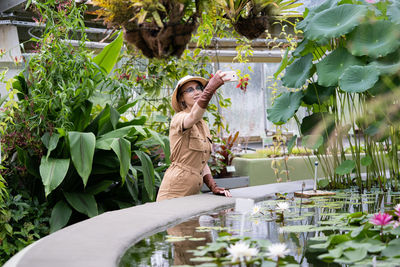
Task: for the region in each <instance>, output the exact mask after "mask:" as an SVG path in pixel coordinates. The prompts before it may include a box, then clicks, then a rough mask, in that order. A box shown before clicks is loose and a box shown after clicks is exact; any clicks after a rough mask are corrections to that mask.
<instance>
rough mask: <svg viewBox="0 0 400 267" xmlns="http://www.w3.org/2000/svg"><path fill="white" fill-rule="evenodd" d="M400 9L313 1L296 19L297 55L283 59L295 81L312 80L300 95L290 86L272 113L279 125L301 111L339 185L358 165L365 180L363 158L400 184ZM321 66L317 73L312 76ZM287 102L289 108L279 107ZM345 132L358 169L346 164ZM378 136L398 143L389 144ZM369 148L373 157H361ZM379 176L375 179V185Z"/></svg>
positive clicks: (370, 168) (372, 171)
mask: <svg viewBox="0 0 400 267" xmlns="http://www.w3.org/2000/svg"><path fill="white" fill-rule="evenodd" d="M397 10H398V6H397V4H396V3H391V2H389V1H379V2H376V3H366V2H365V1H364V2H363V1H335V0H331V1H325V2H324V3H322V4H321V5H319V6H316V7H313V8H311V9H306V11H305V13H304V14H303V15H304V17H305V18H304V20H303V21H301V22H299V23H297V24H296V28H297V29H298V30H301V31H302V32H303V34H304V35H303V36H304V39H303V40H302V42H301V43H300V44H298V46H297V48H296V49H295V50H294V51H293V53H292V57H291V58H289V59H288V58H284V60H283V66H285V65H287V67H286V74H285V76H284V79H283V81H284V82H285V83H284V84H285V85H286V86H289V87H296V88H301V87H303V86H304V84H306V83H308V87H307V89H306V90H305V91H300V92H304V93H303V94H302V95H299V96H300V97H299V98H292V99H290V98H289V97H288V93H286V94H282V95H281V96H279V97H278V98H277V99H275V101H274V105H273V107H272V109H269V110H268V111H267V112H268V119H269V120H271V121H272V122H273V123H275V124H276V125H281V124H282V122H286V121H288V120H289V119H291V118H295V119H296V122H297V124H298V126H299V128H300V130H301V133H302V137H303V138H302V141H303V145H304V146H306V147H308V148H311V149H314V150H315V152H316V155H317V157H318V159H319V161H320V162H321V163H322V169H323V171H324V173H325V175H326V176H327V177H329V178H330V185H331V186H333V187H335V186H339V187H341V186H342V185H343V184H351V183H352V182H350V180H349V181H346V180H344V179H345V178H344V176H345V175H347V174H349V173H350V172H351V171H354V172H355V173H356V175H357V179H356V181H357V184H358V185H361V180H360V178H359V177H361V171H362V168H361V165H363V166H366V171H367V177H368V178H367V179H368V180H369V179H370V176H371V177H373V176H374V177H377V176H382V177H386V176H387V173H389V174H390V177H391V178H392V181H391V186H392V188H393V189H394V190H398V189H399V185H398V179H397V176H398V173H399V172H400V169H399V164H398V156H397V144H398V142H399V139H398V133H399V131H400V130H399V125H400V120H399V116H398V115H397V113H396V112H393V110H394V109H396V110H397V108H396V104H395V103H393V101H392V100H393V99H397V96H398V94H399V90H398V87H397V83H398V82H397V80H398V75H397V73H398V70H399V54H398V50H399V47H400V41H399V40H400V39H399V38H400V31H399V29H398V27H397V24H396V19H395V18H394V14H396V12H397ZM388 18H389V19H388ZM384 29H385V30H384ZM289 62H291V63H290V64H289ZM310 62H311V63H310ZM300 63H301V64H300ZM306 63H307V64H306ZM314 70H315V74H316V75H312V76H310V75H311V74H312V72H313V71H314ZM279 71H281V69H280V70H279ZM276 77H277V75H276ZM300 92H299V93H300ZM283 102H284V103H285V108H286V107H289V108H287V109H284V108H283V105H281V107H280V108H278V107H279V104H281V103H283ZM298 105H301V106H303V107H305V108H306V109H307V111H308V112H309V114H310V115H309V116H307V117H305V118H303V121H300V120H298V118H297V117H296V111H297V108H293V107H297V106H298ZM291 108H293V110H292V111H290V112H289V110H290V109H291ZM388 126H389V127H388ZM354 132H357V133H358V134H353V133H354ZM345 139H347V140H349V142H350V150H349V152H350V153H351V155H352V160H353V161H352V162H353V163H354V164H352V166H351V167H352V168H351V170H349V169H348V168H343V166H341V164H342V163H343V162H349V161H348V159H346V155H345V153H346V149H347V148H346V145H345V144H344V141H343V140H345ZM308 141H311V142H308ZM375 142H381V143H382V144H385V145H386V146H387V147H391V146H393V149H388V150H384V149H382V148H383V147H384V146H383V145H382V146H381V145H376V143H375ZM364 152H365V153H366V154H367V155H369V157H370V160H368V161H366V160H363V161H362V160H361V158H362V156H361V153H364ZM327 154H331V155H332V157H328V156H327ZM310 163H311V162H310ZM388 170H389V172H387V171H388ZM375 182H376V180H373V179H371V180H370V181H369V182H368V183H367V185H368V188H371V186H372V184H374V183H375Z"/></svg>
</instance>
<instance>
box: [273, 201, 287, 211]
mask: <svg viewBox="0 0 400 267" xmlns="http://www.w3.org/2000/svg"><path fill="white" fill-rule="evenodd" d="M276 206H277V207H276V210H278V211H281V212H284V211H285V210H287V209H289V203H287V202H278V203H277V204H276Z"/></svg>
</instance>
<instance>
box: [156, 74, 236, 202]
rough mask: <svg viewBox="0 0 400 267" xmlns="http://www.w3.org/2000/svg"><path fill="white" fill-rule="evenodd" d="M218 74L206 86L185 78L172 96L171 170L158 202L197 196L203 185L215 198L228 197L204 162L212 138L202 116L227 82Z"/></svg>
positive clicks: (163, 181) (228, 194) (209, 152)
mask: <svg viewBox="0 0 400 267" xmlns="http://www.w3.org/2000/svg"><path fill="white" fill-rule="evenodd" d="M225 76H226V74H225V73H223V72H221V71H217V72H216V73H215V75H214V76H213V77H212V78H211V79H210V80H209V81H208V82H207V80H206V79H204V78H202V77H193V76H185V77H183V78H182V79H180V80H179V81H178V84H177V85H176V87H175V90H174V92H173V94H172V107H173V109H174V110H175V111H176V114H175V116H174V117H173V118H172V121H171V126H170V131H169V140H170V146H171V162H172V163H171V166H170V167H169V168H168V169H167V171H166V172H165V175H164V178H163V180H162V183H161V186H160V189H159V191H158V195H157V201H161V200H164V199H170V198H176V197H183V196H189V195H194V194H198V193H199V192H200V189H201V187H202V185H203V182H204V183H205V184H206V185H207V186H208V187H209V188H210V190H211V191H212V192H213V193H214V194H216V195H225V196H227V197H230V196H231V194H230V192H229V190H225V189H224V188H221V187H218V186H217V185H216V183H215V181H214V179H213V177H212V175H211V171H210V168H209V167H208V165H207V161H208V159H209V158H210V155H211V142H212V141H211V140H212V138H211V135H210V130H209V129H208V126H207V124H206V123H205V122H204V120H203V119H202V118H203V114H204V112H205V111H206V108H207V105H208V102H210V100H211V98H212V96H213V94H214V93H215V91H216V90H217V89H218V88H219V87H220V86H221V85H223V84H224V82H226V81H228V80H229V79H228V78H227V77H225Z"/></svg>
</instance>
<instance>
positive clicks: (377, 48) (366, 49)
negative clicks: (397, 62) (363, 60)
mask: <svg viewBox="0 0 400 267" xmlns="http://www.w3.org/2000/svg"><path fill="white" fill-rule="evenodd" d="M399 37H400V30H399V27H398V26H397V25H395V24H393V23H391V22H390V21H387V20H379V21H376V22H373V23H369V22H368V23H363V24H361V25H359V26H358V27H357V28H356V29H355V30H354V31H353V32H351V33H350V34H349V36H348V39H347V48H348V49H349V51H350V53H351V54H353V55H354V56H364V55H366V56H369V57H373V58H378V57H383V56H386V55H387V54H389V53H392V52H394V51H395V50H396V49H397V48H398V47H399V45H400V40H399Z"/></svg>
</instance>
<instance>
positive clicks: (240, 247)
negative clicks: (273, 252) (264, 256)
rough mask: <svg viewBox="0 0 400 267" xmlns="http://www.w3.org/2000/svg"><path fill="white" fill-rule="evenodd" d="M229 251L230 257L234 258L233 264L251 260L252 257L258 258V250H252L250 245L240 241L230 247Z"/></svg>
mask: <svg viewBox="0 0 400 267" xmlns="http://www.w3.org/2000/svg"><path fill="white" fill-rule="evenodd" d="M227 249H228V252H229V254H230V255H229V257H231V258H232V262H235V261H238V260H239V261H244V260H250V259H251V257H254V256H257V254H258V249H257V248H250V245H249V244H247V243H245V242H242V241H239V242H237V243H236V244H234V245H230V247H229V248H227Z"/></svg>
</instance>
